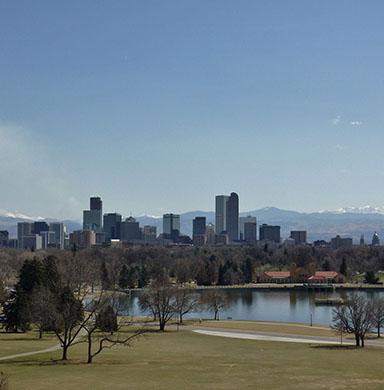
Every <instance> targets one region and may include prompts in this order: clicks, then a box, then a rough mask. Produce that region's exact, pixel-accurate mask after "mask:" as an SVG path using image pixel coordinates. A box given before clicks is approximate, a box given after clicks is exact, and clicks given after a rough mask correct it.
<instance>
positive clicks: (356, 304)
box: [333, 294, 373, 347]
mask: <svg viewBox="0 0 384 390" xmlns="http://www.w3.org/2000/svg"><path fill="white" fill-rule="evenodd" d="M333 322H334V324H333V328H334V329H336V330H337V331H339V332H346V333H351V334H354V336H355V342H356V346H357V347H359V346H360V345H361V347H364V340H365V336H366V334H367V332H369V331H370V330H371V329H372V327H373V316H372V304H371V303H370V302H369V301H367V300H366V299H364V298H363V297H362V296H360V295H357V294H353V295H351V297H350V298H349V299H348V300H347V301H346V302H345V303H343V304H341V305H338V306H337V307H336V308H335V309H333Z"/></svg>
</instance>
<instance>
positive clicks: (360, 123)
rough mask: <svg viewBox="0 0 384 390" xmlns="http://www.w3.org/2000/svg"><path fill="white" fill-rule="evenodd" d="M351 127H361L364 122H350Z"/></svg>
mask: <svg viewBox="0 0 384 390" xmlns="http://www.w3.org/2000/svg"><path fill="white" fill-rule="evenodd" d="M349 123H350V125H351V126H361V125H362V124H363V121H351V122H349Z"/></svg>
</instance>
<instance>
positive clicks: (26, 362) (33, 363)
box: [0, 359, 126, 369]
mask: <svg viewBox="0 0 384 390" xmlns="http://www.w3.org/2000/svg"><path fill="white" fill-rule="evenodd" d="M98 364H101V365H103V366H106V365H107V366H112V365H125V364H126V361H125V360H123V359H121V360H116V361H113V360H110V361H101V362H97V360H95V361H94V362H92V364H88V363H87V362H86V361H85V360H75V359H74V360H66V361H63V360H61V359H49V360H48V359H47V360H33V359H23V360H13V361H12V360H8V361H1V362H0V369H1V366H2V365H7V366H10V365H13V366H18V367H55V366H73V367H74V366H84V367H92V366H96V365H98Z"/></svg>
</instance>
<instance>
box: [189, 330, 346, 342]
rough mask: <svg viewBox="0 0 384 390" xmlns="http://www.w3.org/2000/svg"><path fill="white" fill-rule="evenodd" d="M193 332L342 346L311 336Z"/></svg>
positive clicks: (249, 338) (237, 337)
mask: <svg viewBox="0 0 384 390" xmlns="http://www.w3.org/2000/svg"><path fill="white" fill-rule="evenodd" d="M193 332H195V333H199V334H204V335H208V336H219V337H229V338H234V339H246V340H259V341H280V342H285V343H305V344H332V345H335V344H340V341H336V340H334V339H325V338H324V339H323V338H320V337H316V338H313V337H309V336H290V335H283V334H280V335H277V334H276V335H274V334H261V333H244V332H234V331H228V330H225V331H221V330H219V331H218V330H204V329H196V330H194V331H193ZM343 345H353V343H351V342H349V341H348V342H343Z"/></svg>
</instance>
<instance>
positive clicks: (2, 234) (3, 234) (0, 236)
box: [0, 230, 9, 248]
mask: <svg viewBox="0 0 384 390" xmlns="http://www.w3.org/2000/svg"><path fill="white" fill-rule="evenodd" d="M8 241H9V232H8V230H0V248H1V247H7V246H8Z"/></svg>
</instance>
